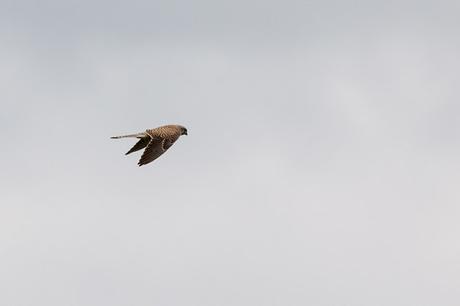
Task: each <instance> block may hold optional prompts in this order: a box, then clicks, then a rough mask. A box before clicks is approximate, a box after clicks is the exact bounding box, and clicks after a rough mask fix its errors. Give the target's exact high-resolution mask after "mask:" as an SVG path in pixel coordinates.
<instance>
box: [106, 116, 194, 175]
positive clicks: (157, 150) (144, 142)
mask: <svg viewBox="0 0 460 306" xmlns="http://www.w3.org/2000/svg"><path fill="white" fill-rule="evenodd" d="M181 135H187V129H186V128H185V127H183V126H181V125H164V126H160V127H157V128H154V129H148V130H146V131H145V132H141V133H136V134H130V135H123V136H114V137H111V138H112V139H118V138H138V139H139V141H138V142H137V143H136V144H135V145H134V147H132V148H131V149H130V150H129V151H128V152H126V155H128V154H130V153H132V152H136V151H139V150H142V149H144V148H145V150H144V153H142V156H141V159H140V160H139V162H138V165H139V166H142V165H145V164H148V163H150V162H152V161H154V160H155V159H157V158H158V157H160V156H161V155H162V154H163V153H164V152H166V151H167V150H168V149H169V148H170V147H171V146H172V145H173V144H174V142H176V140H177V139H179V137H180V136H181Z"/></svg>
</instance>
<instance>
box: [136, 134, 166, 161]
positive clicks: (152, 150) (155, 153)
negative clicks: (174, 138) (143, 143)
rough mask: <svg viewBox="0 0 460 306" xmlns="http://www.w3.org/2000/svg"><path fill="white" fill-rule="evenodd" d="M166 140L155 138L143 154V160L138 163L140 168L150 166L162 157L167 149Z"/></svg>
mask: <svg viewBox="0 0 460 306" xmlns="http://www.w3.org/2000/svg"><path fill="white" fill-rule="evenodd" d="M164 142H165V139H164V138H157V137H153V138H152V139H151V140H150V142H149V143H148V145H147V148H145V151H144V153H142V156H141V159H140V160H139V162H138V163H137V164H138V165H139V166H142V165H145V164H148V163H150V162H152V161H154V160H155V159H157V158H158V157H160V156H161V154H163V153H164V152H165V151H166V150H167V149H165V148H164V145H163V144H164Z"/></svg>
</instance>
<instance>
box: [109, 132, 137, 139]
mask: <svg viewBox="0 0 460 306" xmlns="http://www.w3.org/2000/svg"><path fill="white" fill-rule="evenodd" d="M144 136H145V133H137V134H130V135H121V136H112V137H110V138H111V139H120V138H129V137H132V138H142V137H144Z"/></svg>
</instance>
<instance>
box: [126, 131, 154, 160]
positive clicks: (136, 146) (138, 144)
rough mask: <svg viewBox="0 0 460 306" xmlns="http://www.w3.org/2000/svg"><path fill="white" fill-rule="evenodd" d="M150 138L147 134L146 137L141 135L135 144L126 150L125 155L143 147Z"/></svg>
mask: <svg viewBox="0 0 460 306" xmlns="http://www.w3.org/2000/svg"><path fill="white" fill-rule="evenodd" d="M150 140H151V138H150V136H147V137H142V138H141V139H140V140H139V141H138V142H137V143H136V144H135V145H134V147H132V148H131V149H130V150H129V151H128V152H126V154H125V155H128V154H130V153H133V152H136V151H139V150H141V149H143V148H145V147H146V146H147V145H148V144H149V142H150Z"/></svg>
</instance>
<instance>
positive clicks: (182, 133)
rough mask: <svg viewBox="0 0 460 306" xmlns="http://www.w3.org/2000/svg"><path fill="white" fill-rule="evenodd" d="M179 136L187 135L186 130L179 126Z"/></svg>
mask: <svg viewBox="0 0 460 306" xmlns="http://www.w3.org/2000/svg"><path fill="white" fill-rule="evenodd" d="M180 134H181V135H188V134H187V129H186V128H185V127H183V126H181V127H180Z"/></svg>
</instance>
